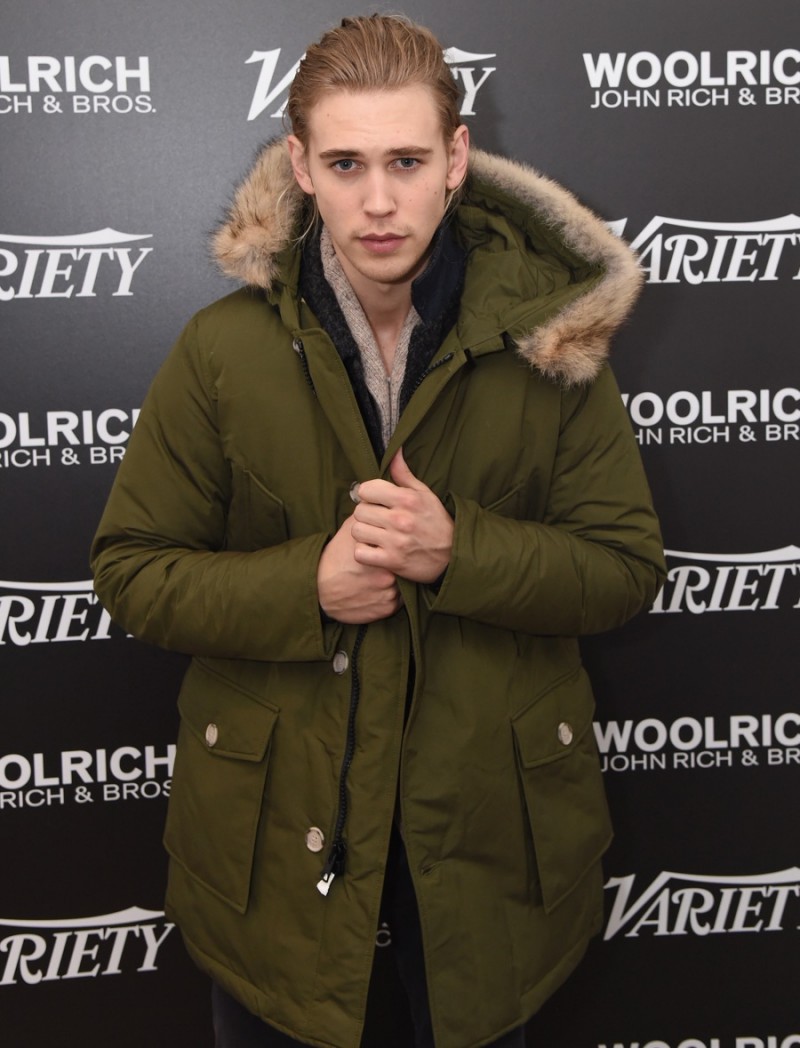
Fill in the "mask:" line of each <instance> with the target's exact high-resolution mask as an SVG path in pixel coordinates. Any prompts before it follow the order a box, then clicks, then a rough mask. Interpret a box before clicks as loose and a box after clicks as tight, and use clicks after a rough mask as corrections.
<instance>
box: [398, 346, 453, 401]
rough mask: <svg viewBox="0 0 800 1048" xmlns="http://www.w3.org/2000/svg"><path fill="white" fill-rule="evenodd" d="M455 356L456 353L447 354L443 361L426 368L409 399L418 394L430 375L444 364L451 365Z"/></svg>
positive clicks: (411, 391) (410, 392)
mask: <svg viewBox="0 0 800 1048" xmlns="http://www.w3.org/2000/svg"><path fill="white" fill-rule="evenodd" d="M454 356H455V354H454V353H445V355H444V356H443V357H442V359H441V360H437V361H436V363H435V364H431V366H430V367H429V368H426V369H425V370H424V371H423V372H422V374H421V375H420V376H419V378H418V379H417V381H416V382H415V383H414V385H413V387H412V388H411V390H410V391H409V394H408V399H409V400H410V399H411V397H412V395H413V394H414V393H416V392H417V390H418V389H419V387H420V386H421V385H422V383H423V382H424V381H425V379H426V378H427V377H428V375H430V374H432V373H433V372H434V371H435V370H436V369H437V368H440V367H441V366H442V364H449V363H450V361H451V360H452V359H453V357H454Z"/></svg>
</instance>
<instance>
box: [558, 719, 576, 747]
mask: <svg viewBox="0 0 800 1048" xmlns="http://www.w3.org/2000/svg"><path fill="white" fill-rule="evenodd" d="M572 739H573V731H572V725H571V724H567V722H566V721H562V722H561V723H560V724H559V726H558V741H559V742H561V743H563V744H564V745H565V746H569V744H570V743H571V742H572Z"/></svg>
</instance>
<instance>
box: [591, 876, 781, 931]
mask: <svg viewBox="0 0 800 1048" xmlns="http://www.w3.org/2000/svg"><path fill="white" fill-rule="evenodd" d="M635 880H636V875H635V874H630V875H629V876H627V877H611V878H610V879H609V881H608V883H607V884H606V890H607V891H610V892H613V893H614V901H613V905H612V907H611V912H610V914H609V918H608V924H607V925H606V930H605V935H604V938H605V939H613V938H614V937H615V936H617V935H622V936H623V937H624V938H626V939H635V938H638V937H639V936H640V935H642V934H645V935H655V936H659V937H660V936H665V935H697V936H701V937H703V936H706V935H728V934H735V933H738V932H750V933H753V932H780V931H784V930H786V929H793V930H796V929H797V928H798V921H800V903H798V898H800V869H798V867H797V866H794V867H792V868H791V869H788V870H780V871H779V872H777V873H765V874H758V875H748V876H741V877H715V876H700V875H697V874H691V873H669V872H664V873H659V874H658V876H657V877H656V878H655V879H654V880H653V881H652V883H651V884H650V885H648V887H647V888H645V890H644V891H643V892H642V893H641V895H639V896H638V897H636V896H635V895H634V881H635Z"/></svg>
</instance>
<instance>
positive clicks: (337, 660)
mask: <svg viewBox="0 0 800 1048" xmlns="http://www.w3.org/2000/svg"><path fill="white" fill-rule="evenodd" d="M349 665H350V660H349V659H348V657H347V652H346V651H337V652H336V654H335V655H334V656H333V672H334V673H338V674H339V675H341V674H342V673H344V671H345V670H346V669H347V667H348V666H349Z"/></svg>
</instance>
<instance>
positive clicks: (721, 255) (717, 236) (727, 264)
mask: <svg viewBox="0 0 800 1048" xmlns="http://www.w3.org/2000/svg"><path fill="white" fill-rule="evenodd" d="M626 224H627V223H626V220H625V219H620V220H619V221H618V222H615V223H613V226H612V228H613V229H614V230H615V232H617V233H618V234H621V233H622V231H623V230H624V229H625V225H626ZM631 247H632V248H633V249H634V251H636V252H638V255H639V262H640V264H641V266H642V269H643V270H644V272H645V275H646V278H647V282H648V283H649V284H737V283H745V284H752V283H755V282H756V281H759V282H762V281H775V280H780V279H781V278H783V277H788V278H791V279H792V280H800V216H798V215H794V214H792V215H783V216H782V217H780V218H768V219H763V220H760V221H757V222H696V221H693V220H690V219H684V218H666V217H664V216H663V215H656V216H655V218H653V219H651V220H650V222H648V223H647V225H646V226H645V227H644V229H643V230H642V231H641V232H640V233H639V235H638V236H637V237H635V238H634V239H633V240H632V241H631Z"/></svg>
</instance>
